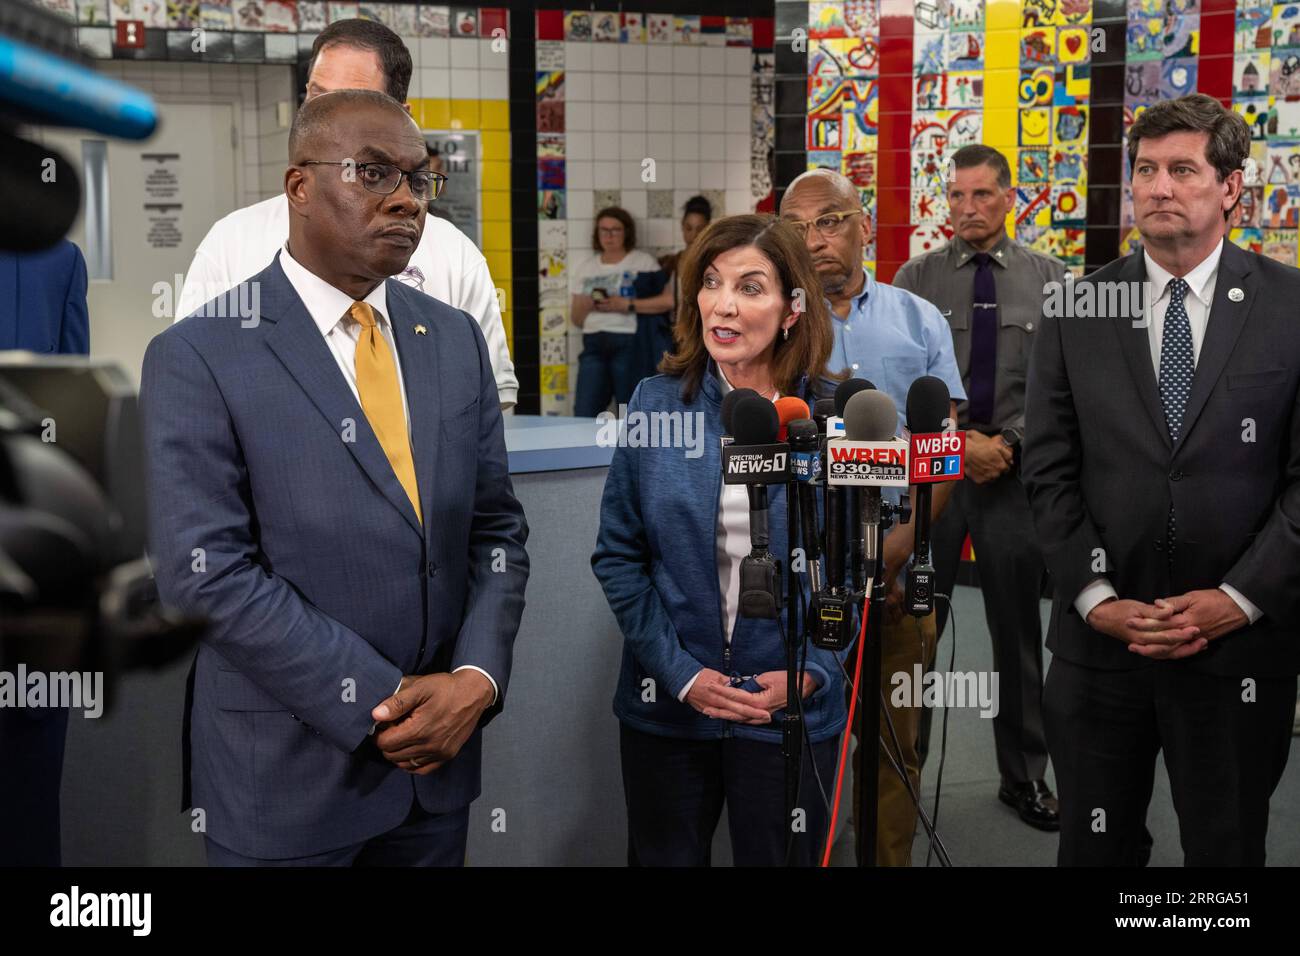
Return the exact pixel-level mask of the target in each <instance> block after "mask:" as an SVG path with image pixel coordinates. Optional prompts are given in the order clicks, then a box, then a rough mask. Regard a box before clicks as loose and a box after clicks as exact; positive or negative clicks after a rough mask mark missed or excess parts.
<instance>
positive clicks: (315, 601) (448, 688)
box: [140, 90, 528, 865]
mask: <svg viewBox="0 0 1300 956" xmlns="http://www.w3.org/2000/svg"><path fill="white" fill-rule="evenodd" d="M289 154H290V162H291V165H290V167H289V169H288V170H287V171H286V174H285V193H286V194H287V196H288V198H289V205H290V211H291V212H290V220H291V223H290V230H289V241H288V243H287V245H286V246H285V247H284V249H282V250H281V251H280V253H279V255H278V256H277V258H276V260H275V261H274V262H272V264H271V265H270V266H269V267H268V268H267V269H266V270H264V271H263V272H261V273H259V274H258V275H256V276H254V277H253V278H251V279H249V280H248V281H247V282H246V283H243V284H241V286H239V287H237V288H235V289H233V290H231V292H229V293H228V294H227V296H225V297H223V299H224V301H223V300H221V299H219V300H214V301H213V302H210V303H208V305H207V306H205V307H204V309H202V310H200V313H198V314H195V315H192V316H190V317H188V318H186V319H185V320H183V321H181V322H179V323H177V324H176V325H174V326H172V327H171V328H170V329H168V330H166V331H165V332H163V333H162V334H160V335H158V336H157V337H156V338H155V339H154V340H153V341H152V342H151V343H150V345H149V349H148V351H147V353H146V354H145V359H144V371H143V376H142V385H141V390H140V396H141V405H142V411H143V419H144V430H145V441H146V456H147V459H148V467H147V477H148V492H149V500H150V506H149V507H150V523H151V528H150V541H151V548H150V550H151V552H152V555H153V561H154V567H155V573H156V575H157V580H158V588H159V592H160V594H161V596H162V599H163V601H164V602H165V603H167V604H169V605H172V606H174V607H176V608H178V609H180V610H182V611H184V612H188V613H192V614H197V615H201V616H203V617H205V618H207V620H208V622H209V627H208V631H207V633H206V635H205V637H204V638H203V641H202V643H201V645H200V649H199V652H198V655H197V657H196V660H195V664H194V669H193V671H192V673H191V692H190V701H189V706H188V713H189V745H190V756H191V759H192V769H191V771H190V773H189V775H188V782H189V783H190V784H192V787H193V791H192V796H193V799H192V801H191V805H192V806H193V807H194V808H195V811H196V812H197V811H198V810H202V811H203V814H202V816H203V819H204V821H205V826H206V830H205V832H206V837H207V848H208V860H209V863H210V864H216V865H285V864H291V865H293V864H311V865H457V864H460V863H461V862H463V860H464V853H465V844H466V836H467V827H468V813H469V804H470V802H471V801H472V800H473V799H474V798H475V797H477V796H478V794H479V790H480V776H479V763H480V754H481V731H482V727H483V725H484V724H485V723H486V722H487V721H488V720H489V719H491V718H492V717H493V716H495V715H496V714H497V713H499V712H500V710H501V706H502V702H503V699H504V695H505V692H506V686H507V683H508V681H509V678H510V664H511V652H512V647H513V643H514V639H515V634H516V632H517V630H518V627H519V619H520V616H521V614H522V613H523V607H524V587H525V584H526V582H527V578H528V556H527V554H526V552H525V551H524V544H525V541H526V540H527V536H528V528H527V524H526V523H525V521H524V516H523V512H522V510H521V508H520V506H519V503H518V501H516V499H515V497H514V494H513V491H512V488H511V484H510V477H509V472H508V467H507V462H506V450H505V440H504V432H503V428H502V419H501V411H500V402H499V401H498V399H497V392H496V384H495V380H494V377H493V373H492V366H491V362H490V360H489V355H488V351H487V347H486V345H485V343H484V339H483V335H482V332H481V331H480V330H479V327H478V324H477V323H476V322H475V321H474V319H473V318H472V317H471V316H469V315H468V314H466V313H465V312H462V311H460V310H457V309H453V308H451V307H450V306H447V305H444V304H443V303H441V302H438V301H437V300H435V299H432V298H429V297H428V296H425V295H424V294H423V293H420V292H417V291H414V290H413V289H410V288H408V287H406V286H403V285H402V284H401V283H399V282H394V281H388V280H387V277H388V276H392V275H396V274H398V273H400V272H401V271H402V269H403V268H404V267H405V265H406V262H407V260H408V259H409V257H410V255H411V252H412V250H414V249H415V247H416V244H417V243H418V241H419V237H420V233H421V230H422V229H423V225H424V218H425V215H426V208H427V202H428V200H429V199H431V198H433V197H434V196H435V195H436V191H437V187H438V185H439V182H440V181H439V180H437V178H436V175H435V174H432V173H430V172H429V171H428V156H427V154H426V152H425V145H424V141H423V139H422V138H421V137H420V132H419V130H418V128H417V127H416V125H415V123H414V122H413V121H412V120H411V118H410V116H408V115H407V114H406V112H405V110H403V109H402V107H401V105H400V104H398V103H397V102H396V101H394V100H392V99H390V98H389V97H387V96H385V95H384V94H382V93H376V92H373V91H361V90H347V91H340V92H335V93H328V94H325V95H322V96H319V97H315V98H313V99H312V100H311V101H310V102H308V103H307V104H306V105H304V106H303V108H302V110H301V111H300V112H299V114H298V117H297V118H296V120H295V121H294V126H293V130H292V131H291V133H290V141H289ZM249 305H251V306H252V308H251V309H250V308H245V306H249ZM241 313H243V314H241Z"/></svg>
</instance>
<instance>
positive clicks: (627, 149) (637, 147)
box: [618, 132, 650, 162]
mask: <svg viewBox="0 0 1300 956" xmlns="http://www.w3.org/2000/svg"><path fill="white" fill-rule="evenodd" d="M618 141H619V142H618V155H619V158H620V159H630V160H635V161H636V162H640V161H641V160H642V159H644V158H645V157H647V156H649V155H650V154H649V153H648V152H646V150H647V149H648V148H649V146H648V145H647V143H646V134H645V133H635V132H632V133H619V134H618Z"/></svg>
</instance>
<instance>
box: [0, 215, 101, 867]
mask: <svg viewBox="0 0 1300 956" xmlns="http://www.w3.org/2000/svg"><path fill="white" fill-rule="evenodd" d="M9 349H20V350H23V351H28V352H40V353H56V354H57V353H64V354H73V355H86V354H88V353H89V352H90V318H89V316H88V314H87V310H86V260H85V259H83V258H82V256H81V250H80V249H78V248H77V247H76V246H75V245H74V244H73V243H71V242H69V241H68V240H67V239H63V240H60V241H59V242H58V243H56V244H55V245H53V246H51V247H50V248H49V249H42V250H41V251H40V252H3V251H0V352H3V351H6V350H9ZM14 663H15V662H13V661H0V665H3V666H5V667H6V668H12V666H13V664H14ZM67 735H68V712H67V711H66V710H64V709H63V708H46V709H39V710H15V709H10V708H0V780H23V781H25V783H24V785H23V786H21V787H4V788H0V866H58V865H59V863H60V860H61V852H60V836H59V786H60V784H61V782H62V779H63V748H64V743H65V742H66V740H67Z"/></svg>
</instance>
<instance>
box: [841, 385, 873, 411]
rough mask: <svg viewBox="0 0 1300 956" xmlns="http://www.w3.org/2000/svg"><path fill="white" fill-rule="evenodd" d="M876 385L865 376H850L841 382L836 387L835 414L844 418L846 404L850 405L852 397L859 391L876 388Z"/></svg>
mask: <svg viewBox="0 0 1300 956" xmlns="http://www.w3.org/2000/svg"><path fill="white" fill-rule="evenodd" d="M875 387H876V386H874V385H872V384H871V383H870V382H868V381H867V380H866V379H865V378H850V379H846V380H845V381H843V382H840V384H839V385H837V386H836V388H835V414H836V415H838V416H839V417H841V418H843V417H844V406H846V405H848V403H849V399H850V398H852V397H853V396H854V395H856V394H857V393H858V392H862V391H866V390H868V389H874V388H875Z"/></svg>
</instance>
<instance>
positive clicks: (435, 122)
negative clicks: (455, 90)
mask: <svg viewBox="0 0 1300 956" xmlns="http://www.w3.org/2000/svg"><path fill="white" fill-rule="evenodd" d="M420 102H421V103H422V104H423V107H424V119H422V120H421V121H420V126H421V127H422V128H423V129H447V128H448V127H449V126H451V101H450V100H421V101H420Z"/></svg>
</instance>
